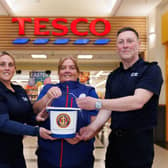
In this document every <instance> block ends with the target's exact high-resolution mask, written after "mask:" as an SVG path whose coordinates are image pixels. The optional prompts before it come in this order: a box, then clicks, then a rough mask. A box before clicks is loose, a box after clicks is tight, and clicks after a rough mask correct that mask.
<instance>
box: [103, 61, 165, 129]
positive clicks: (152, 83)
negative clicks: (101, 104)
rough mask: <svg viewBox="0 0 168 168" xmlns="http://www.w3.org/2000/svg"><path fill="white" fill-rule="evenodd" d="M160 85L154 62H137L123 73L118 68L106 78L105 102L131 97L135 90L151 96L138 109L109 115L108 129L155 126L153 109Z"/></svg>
mask: <svg viewBox="0 0 168 168" xmlns="http://www.w3.org/2000/svg"><path fill="white" fill-rule="evenodd" d="M162 83H163V79H162V73H161V70H160V68H159V66H158V65H157V63H156V62H152V63H149V62H145V61H143V59H141V58H140V59H139V60H138V61H137V62H136V63H135V64H134V65H133V66H131V67H130V68H128V69H126V70H125V69H124V68H123V65H122V64H120V67H119V68H117V69H116V70H114V71H113V72H111V74H110V75H109V76H108V79H107V83H106V94H105V98H106V99H111V98H120V97H125V96H131V95H133V94H134V92H135V90H136V89H138V88H142V89H146V90H149V91H151V92H153V96H152V97H151V99H150V100H149V101H148V102H147V103H146V104H145V105H144V106H143V108H142V109H138V110H132V111H126V112H118V111H113V112H112V115H111V117H112V123H111V128H127V129H128V128H132V129H134V128H150V127H154V126H155V125H156V124H157V108H158V101H159V95H160V90H161V85H162ZM132 103H134V102H132Z"/></svg>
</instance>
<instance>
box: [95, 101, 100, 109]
mask: <svg viewBox="0 0 168 168" xmlns="http://www.w3.org/2000/svg"><path fill="white" fill-rule="evenodd" d="M95 107H96V109H97V110H100V109H101V108H102V101H101V100H97V101H96V104H95Z"/></svg>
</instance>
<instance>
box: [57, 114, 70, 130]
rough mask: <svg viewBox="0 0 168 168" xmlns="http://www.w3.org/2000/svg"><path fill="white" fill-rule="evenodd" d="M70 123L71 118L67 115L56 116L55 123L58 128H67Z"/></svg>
mask: <svg viewBox="0 0 168 168" xmlns="http://www.w3.org/2000/svg"><path fill="white" fill-rule="evenodd" d="M70 122H71V118H70V116H69V115H68V114H66V113H61V114H59V115H58V116H57V118H56V123H57V125H58V126H59V127H61V128H66V127H68V126H69V124H70Z"/></svg>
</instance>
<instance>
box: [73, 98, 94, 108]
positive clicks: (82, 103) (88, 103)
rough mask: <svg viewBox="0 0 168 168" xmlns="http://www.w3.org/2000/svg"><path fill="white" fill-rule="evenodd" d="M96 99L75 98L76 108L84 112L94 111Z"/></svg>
mask: <svg viewBox="0 0 168 168" xmlns="http://www.w3.org/2000/svg"><path fill="white" fill-rule="evenodd" d="M96 101H97V99H96V98H93V97H89V96H87V97H83V98H77V99H76V102H77V105H78V107H80V108H81V109H84V110H94V109H95V108H96V107H95V104H96Z"/></svg>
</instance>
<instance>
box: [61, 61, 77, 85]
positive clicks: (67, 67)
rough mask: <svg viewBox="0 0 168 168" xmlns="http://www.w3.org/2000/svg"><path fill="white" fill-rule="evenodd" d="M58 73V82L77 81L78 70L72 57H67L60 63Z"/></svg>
mask: <svg viewBox="0 0 168 168" xmlns="http://www.w3.org/2000/svg"><path fill="white" fill-rule="evenodd" d="M58 75H59V80H60V82H65V81H77V79H78V76H79V72H78V70H77V68H76V65H75V63H74V62H73V61H72V59H70V58H69V59H65V60H64V61H63V63H62V64H61V65H60V68H59V71H58Z"/></svg>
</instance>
